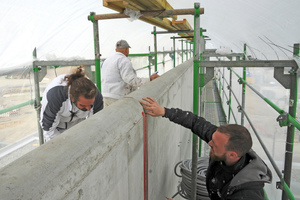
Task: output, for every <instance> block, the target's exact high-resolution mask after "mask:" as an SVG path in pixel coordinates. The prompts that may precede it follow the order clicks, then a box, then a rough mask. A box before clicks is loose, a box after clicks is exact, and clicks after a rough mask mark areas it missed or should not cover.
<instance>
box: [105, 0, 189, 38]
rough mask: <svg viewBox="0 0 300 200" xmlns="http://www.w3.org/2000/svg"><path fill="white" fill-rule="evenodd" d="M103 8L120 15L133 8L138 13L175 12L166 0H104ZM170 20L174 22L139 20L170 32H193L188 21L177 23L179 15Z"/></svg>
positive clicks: (166, 19) (159, 19)
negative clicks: (126, 9)
mask: <svg viewBox="0 0 300 200" xmlns="http://www.w3.org/2000/svg"><path fill="white" fill-rule="evenodd" d="M103 6H105V7H107V8H110V9H113V10H115V11H117V12H120V13H123V12H124V10H125V8H131V9H133V10H138V11H160V10H161V11H164V10H173V7H172V6H171V5H170V4H169V3H168V2H167V1H166V0H103ZM169 18H172V21H171V20H169V19H168V18H162V17H145V16H141V17H140V18H139V19H140V20H142V21H144V22H147V23H149V24H152V25H154V26H158V27H160V28H162V29H166V30H168V31H176V30H193V29H192V27H191V25H190V24H189V23H188V21H187V20H186V19H184V20H182V21H176V20H177V15H172V16H169ZM180 35H181V36H189V35H193V33H182V34H180Z"/></svg>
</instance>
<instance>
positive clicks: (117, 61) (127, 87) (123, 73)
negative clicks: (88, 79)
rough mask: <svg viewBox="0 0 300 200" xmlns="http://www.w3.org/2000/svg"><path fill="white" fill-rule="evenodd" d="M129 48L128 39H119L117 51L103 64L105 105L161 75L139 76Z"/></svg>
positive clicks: (102, 84) (102, 75)
mask: <svg viewBox="0 0 300 200" xmlns="http://www.w3.org/2000/svg"><path fill="white" fill-rule="evenodd" d="M129 48H131V47H130V46H129V44H128V43H127V41H126V40H119V41H118V42H117V43H116V53H115V54H114V55H112V56H111V57H109V58H107V59H106V60H105V61H104V63H103V64H102V67H101V88H102V90H101V92H102V95H103V97H104V106H105V107H107V106H109V105H110V104H112V103H113V102H115V101H117V100H118V99H120V98H122V97H123V96H125V95H127V94H129V93H131V92H133V91H134V90H136V89H137V88H138V87H140V86H141V85H143V84H145V83H147V82H149V81H152V80H154V79H155V78H157V77H159V75H158V74H152V75H151V76H150V78H140V77H138V76H137V75H136V72H135V70H134V69H133V67H132V63H131V61H130V59H129V58H128V55H129Z"/></svg>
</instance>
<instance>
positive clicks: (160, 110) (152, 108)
mask: <svg viewBox="0 0 300 200" xmlns="http://www.w3.org/2000/svg"><path fill="white" fill-rule="evenodd" d="M143 100H144V101H139V102H140V103H141V104H142V106H143V108H144V109H145V113H146V114H149V115H151V116H153V117H158V116H164V115H165V108H164V107H162V106H161V105H159V104H158V103H157V102H156V101H155V100H154V99H153V98H151V97H147V98H143ZM145 101H146V102H147V103H146V102H145Z"/></svg>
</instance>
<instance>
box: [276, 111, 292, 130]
mask: <svg viewBox="0 0 300 200" xmlns="http://www.w3.org/2000/svg"><path fill="white" fill-rule="evenodd" d="M276 121H278V123H279V126H280V127H283V126H289V125H290V122H289V120H288V114H287V113H286V112H284V114H281V115H279V116H278V117H277V119H276Z"/></svg>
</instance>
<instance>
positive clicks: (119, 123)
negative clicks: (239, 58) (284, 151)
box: [0, 60, 193, 200]
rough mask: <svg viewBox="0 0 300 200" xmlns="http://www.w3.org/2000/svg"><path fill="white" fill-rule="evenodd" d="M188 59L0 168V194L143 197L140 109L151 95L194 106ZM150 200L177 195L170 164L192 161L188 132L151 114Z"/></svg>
mask: <svg viewBox="0 0 300 200" xmlns="http://www.w3.org/2000/svg"><path fill="white" fill-rule="evenodd" d="M192 74H193V67H192V60H189V61H187V62H185V63H184V64H182V65H180V66H178V67H177V68H175V69H173V70H171V71H169V72H167V73H165V74H164V75H162V76H161V77H160V78H158V79H156V80H154V81H152V82H150V83H148V84H146V85H144V86H142V87H141V88H140V89H139V90H137V91H136V92H134V93H132V94H130V95H128V96H126V97H125V98H123V99H120V100H119V101H117V102H116V103H115V104H114V105H112V106H110V107H107V108H105V109H104V110H103V111H101V112H99V113H97V114H96V115H94V116H93V117H91V118H89V119H87V120H85V121H84V122H82V123H80V124H78V125H76V126H75V127H73V128H71V129H69V130H67V131H66V132H64V133H63V134H61V135H59V136H57V137H56V138H54V139H53V140H51V141H50V142H48V143H46V144H44V145H42V146H40V147H38V148H37V149H35V150H33V151H32V152H30V153H28V154H26V155H25V156H23V157H21V158H19V159H18V160H16V161H14V162H13V163H11V164H9V165H8V166H6V167H4V168H2V169H1V170H0V199H5V200H17V199H22V200H27V199H47V200H58V199H67V200H74V199H77V200H79V199H82V200H83V199H84V200H102V199H103V200H116V199H122V200H141V199H143V198H144V189H143V188H144V187H143V186H144V181H143V116H142V112H143V109H142V107H141V106H140V104H139V102H138V100H140V99H141V98H142V97H146V96H151V97H153V98H155V99H156V100H157V101H158V102H159V103H160V104H162V105H163V106H165V107H180V108H183V109H185V110H192V88H193V81H192V80H193V75H192ZM148 131H149V133H148V134H149V175H148V176H149V199H153V200H154V199H165V196H167V197H171V196H172V195H174V194H175V193H176V192H177V185H178V181H179V180H181V179H180V178H178V177H176V175H175V174H174V167H175V165H176V164H177V163H178V162H179V161H181V160H183V159H190V158H191V149H192V141H191V140H192V134H191V132H190V131H189V130H187V129H185V128H183V127H181V126H178V125H175V124H174V123H172V122H170V121H169V120H168V119H165V118H162V117H158V118H152V117H151V116H149V119H148Z"/></svg>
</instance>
